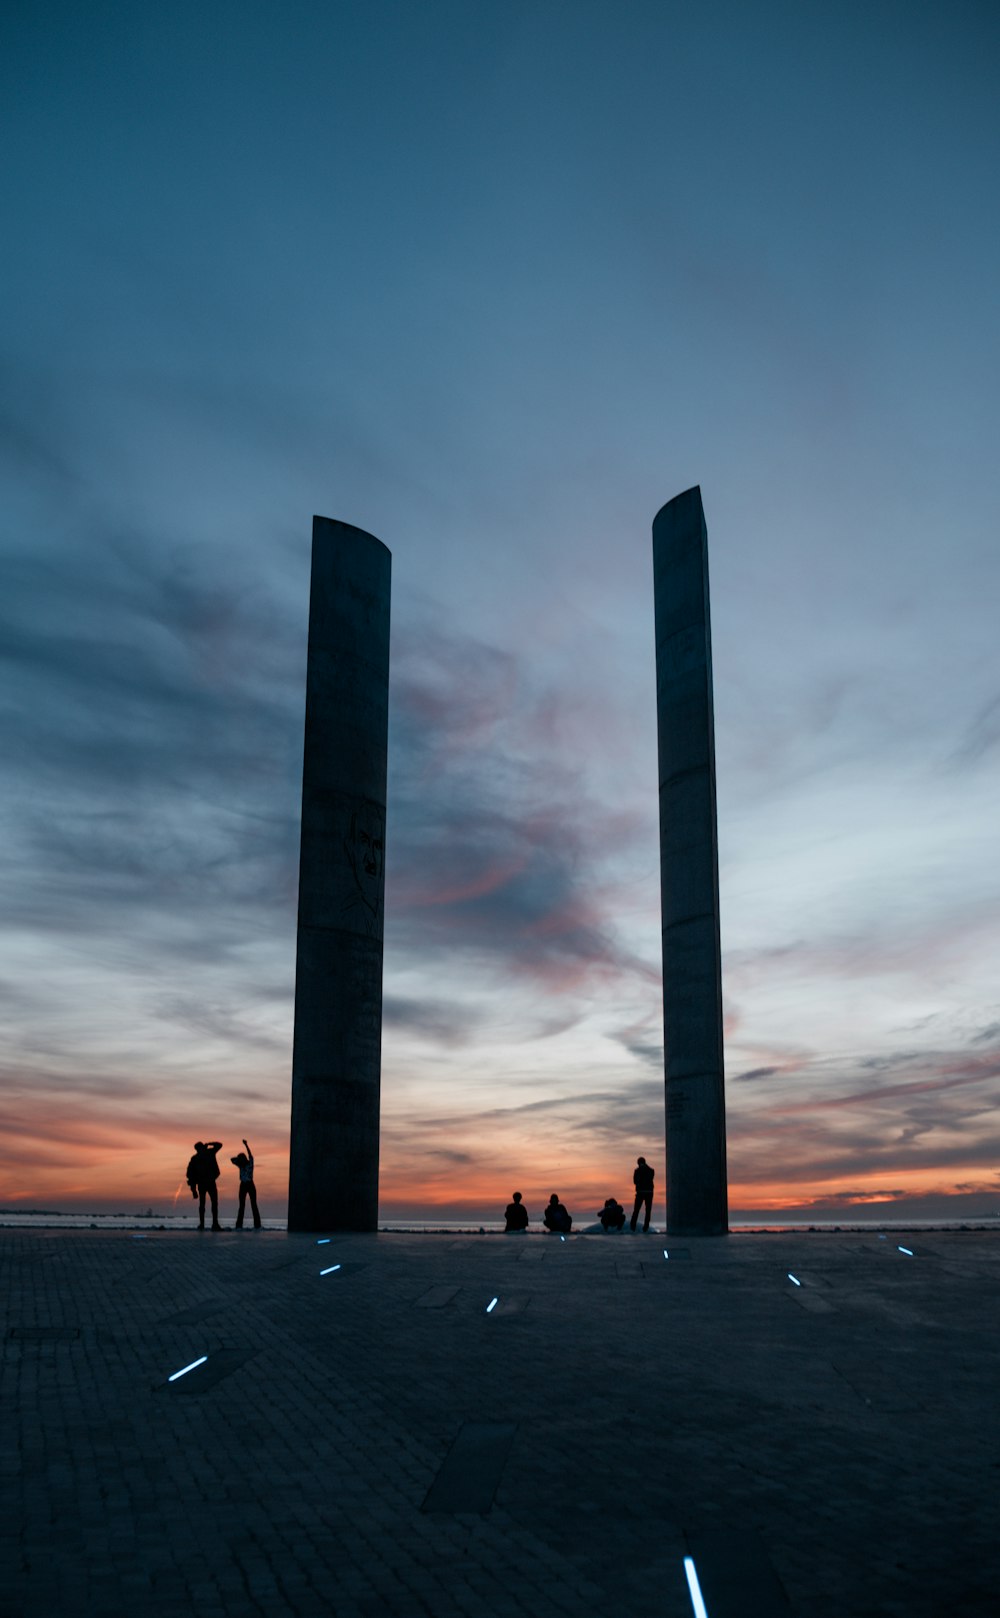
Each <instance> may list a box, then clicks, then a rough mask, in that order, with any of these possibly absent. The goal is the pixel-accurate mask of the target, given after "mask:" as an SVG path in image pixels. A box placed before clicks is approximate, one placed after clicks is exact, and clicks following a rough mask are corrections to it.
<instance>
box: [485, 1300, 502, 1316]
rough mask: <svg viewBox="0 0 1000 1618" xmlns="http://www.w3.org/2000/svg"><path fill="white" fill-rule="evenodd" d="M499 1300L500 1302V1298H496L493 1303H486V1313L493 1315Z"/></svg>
mask: <svg viewBox="0 0 1000 1618" xmlns="http://www.w3.org/2000/svg"><path fill="white" fill-rule="evenodd" d="M499 1302H500V1299H499V1298H494V1299H493V1302H492V1303H488V1304H487V1305H486V1313H487V1314H488V1315H491V1314H492V1313H493V1311H494V1309H495V1308H496V1306H497V1304H498V1303H499Z"/></svg>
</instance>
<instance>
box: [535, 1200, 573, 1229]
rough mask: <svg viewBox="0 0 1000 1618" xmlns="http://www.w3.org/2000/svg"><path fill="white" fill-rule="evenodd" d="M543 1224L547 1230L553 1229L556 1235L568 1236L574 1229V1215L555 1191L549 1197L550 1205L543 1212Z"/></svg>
mask: <svg viewBox="0 0 1000 1618" xmlns="http://www.w3.org/2000/svg"><path fill="white" fill-rule="evenodd" d="M542 1224H543V1225H544V1226H545V1228H546V1230H551V1232H552V1234H553V1235H554V1236H568V1235H569V1232H570V1231H571V1230H572V1229H573V1216H572V1214H570V1213H568V1212H567V1210H566V1209H565V1208H564V1207H563V1205H562V1203H561V1202H560V1201H559V1198H558V1197H557V1196H556V1194H555V1192H554V1191H553V1193H552V1195H551V1197H550V1198H549V1201H548V1207H547V1208H546V1209H545V1212H544V1213H543V1214H542Z"/></svg>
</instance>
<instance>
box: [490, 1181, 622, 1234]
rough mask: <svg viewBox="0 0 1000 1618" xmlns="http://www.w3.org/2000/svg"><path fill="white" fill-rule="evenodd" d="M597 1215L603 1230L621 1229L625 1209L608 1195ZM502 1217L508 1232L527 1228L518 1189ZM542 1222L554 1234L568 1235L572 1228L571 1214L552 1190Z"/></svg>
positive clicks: (526, 1211)
mask: <svg viewBox="0 0 1000 1618" xmlns="http://www.w3.org/2000/svg"><path fill="white" fill-rule="evenodd" d="M597 1217H598V1219H599V1220H600V1221H601V1224H602V1225H603V1226H604V1228H605V1230H621V1229H622V1228H623V1226H624V1224H625V1209H624V1208H623V1207H622V1205H621V1203H620V1202H617V1201H616V1200H615V1198H614V1197H608V1199H607V1201H606V1202H605V1204H604V1207H603V1208H602V1209H601V1211H600V1213H599V1214H598V1216H597ZM504 1218H505V1219H506V1221H507V1225H506V1230H507V1233H508V1234H510V1233H511V1232H514V1231H519V1230H527V1228H528V1210H527V1208H526V1207H525V1206H524V1203H523V1202H522V1200H521V1193H520V1191H515V1192H514V1200H513V1202H508V1204H507V1207H506V1208H505V1209H504ZM542 1224H543V1225H544V1226H545V1229H546V1230H550V1231H551V1232H552V1234H553V1235H554V1236H568V1235H569V1233H570V1231H571V1230H572V1229H573V1215H572V1214H571V1213H569V1212H568V1210H567V1209H566V1208H565V1207H564V1206H563V1204H562V1203H561V1202H560V1201H559V1198H558V1197H557V1196H556V1193H555V1192H554V1191H553V1193H552V1195H551V1197H550V1198H549V1201H548V1206H547V1207H546V1209H545V1211H544V1213H543V1214H542Z"/></svg>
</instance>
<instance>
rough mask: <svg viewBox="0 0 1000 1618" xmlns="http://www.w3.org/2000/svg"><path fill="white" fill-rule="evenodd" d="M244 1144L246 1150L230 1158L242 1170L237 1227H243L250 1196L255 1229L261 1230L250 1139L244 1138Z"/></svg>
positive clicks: (240, 1228)
mask: <svg viewBox="0 0 1000 1618" xmlns="http://www.w3.org/2000/svg"><path fill="white" fill-rule="evenodd" d="M243 1144H244V1146H245V1147H246V1151H245V1152H237V1154H236V1156H235V1157H231V1158H230V1159H229V1161H230V1163H234V1164H235V1165H236V1167H237V1168H238V1169H239V1171H240V1211H239V1213H238V1214H237V1215H236V1229H237V1230H242V1229H243V1214H244V1211H245V1209H246V1205H247V1197H249V1198H250V1212H251V1213H252V1214H253V1228H254V1230H259V1229H260V1214H259V1213H258V1211H257V1187H256V1186H255V1185H254V1183H253V1152H251V1150H250V1143H249V1141H247V1140H244V1142H243Z"/></svg>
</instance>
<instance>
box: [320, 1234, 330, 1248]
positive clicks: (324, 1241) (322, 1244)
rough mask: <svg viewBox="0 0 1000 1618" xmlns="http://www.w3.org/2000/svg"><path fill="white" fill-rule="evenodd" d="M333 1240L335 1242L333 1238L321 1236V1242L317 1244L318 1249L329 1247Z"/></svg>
mask: <svg viewBox="0 0 1000 1618" xmlns="http://www.w3.org/2000/svg"><path fill="white" fill-rule="evenodd" d="M332 1240H333V1238H332V1236H321V1237H320V1239H319V1241H318V1242H317V1243H316V1246H317V1247H329V1245H330V1243H331V1241H332Z"/></svg>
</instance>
